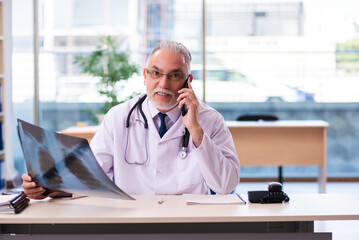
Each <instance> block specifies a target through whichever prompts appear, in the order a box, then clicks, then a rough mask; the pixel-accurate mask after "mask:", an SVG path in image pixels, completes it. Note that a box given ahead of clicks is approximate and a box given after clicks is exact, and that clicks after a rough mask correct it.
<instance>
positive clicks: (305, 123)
mask: <svg viewBox="0 0 359 240" xmlns="http://www.w3.org/2000/svg"><path fill="white" fill-rule="evenodd" d="M226 124H227V127H229V128H231V127H329V123H328V122H325V121H322V120H293V121H258V122H256V121H226Z"/></svg>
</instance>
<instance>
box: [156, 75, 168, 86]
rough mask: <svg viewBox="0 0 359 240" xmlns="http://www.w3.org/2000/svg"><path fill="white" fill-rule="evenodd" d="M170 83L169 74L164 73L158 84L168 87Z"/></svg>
mask: <svg viewBox="0 0 359 240" xmlns="http://www.w3.org/2000/svg"><path fill="white" fill-rule="evenodd" d="M169 83H170V80H169V79H168V76H167V75H163V76H162V77H161V78H160V80H159V82H158V86H159V87H160V88H168V85H169Z"/></svg>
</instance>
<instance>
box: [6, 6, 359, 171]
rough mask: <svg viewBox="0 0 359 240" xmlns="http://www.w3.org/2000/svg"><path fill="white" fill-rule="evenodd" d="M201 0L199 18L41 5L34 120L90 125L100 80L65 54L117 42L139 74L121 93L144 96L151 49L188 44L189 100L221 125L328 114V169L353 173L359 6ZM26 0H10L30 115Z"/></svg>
mask: <svg viewBox="0 0 359 240" xmlns="http://www.w3.org/2000/svg"><path fill="white" fill-rule="evenodd" d="M204 3H205V10H206V11H205V12H206V15H205V19H203V18H202V10H203V9H202V0H146V1H143V0H137V1H132V0H131V1H130V0H62V1H57V0H39V19H40V21H39V22H40V23H39V31H40V36H39V39H40V55H39V68H40V72H39V74H40V89H39V91H40V125H41V126H42V127H45V128H48V129H52V130H60V129H64V128H67V127H70V126H73V125H76V123H77V122H78V121H81V122H84V121H86V122H88V123H89V124H91V119H92V118H93V114H91V113H90V112H91V111H94V110H96V109H97V108H98V107H99V104H100V103H101V102H102V101H103V99H102V98H101V97H100V96H99V94H98V93H97V89H96V83H97V80H96V79H94V78H93V77H91V76H88V75H85V74H82V73H81V71H80V69H79V67H78V66H76V65H74V64H73V59H74V57H75V56H76V55H78V54H86V53H89V52H91V51H92V50H94V48H95V46H96V44H97V43H98V37H99V36H101V35H110V36H115V37H117V39H118V40H119V42H120V44H121V50H127V51H129V53H130V55H131V59H132V61H133V62H135V63H136V64H137V65H138V69H139V74H138V75H136V76H134V77H133V78H132V79H131V80H130V82H129V84H128V89H127V90H126V92H123V94H122V95H123V96H124V95H126V94H127V93H128V92H131V91H144V87H143V77H142V69H143V67H145V64H146V60H147V56H148V55H149V54H150V51H151V50H152V48H153V47H154V46H155V44H156V43H157V42H158V41H161V40H176V41H179V42H181V43H183V44H184V45H185V46H187V47H188V48H189V49H190V50H191V53H192V57H193V60H192V73H193V75H194V82H193V86H194V89H195V91H196V94H197V96H198V97H199V98H200V99H204V98H205V99H206V102H208V103H209V104H210V105H212V106H214V107H215V108H216V110H218V111H219V112H221V113H222V115H223V116H224V118H225V119H226V120H235V119H236V118H237V117H238V115H239V114H240V113H241V112H244V111H249V112H250V111H251V112H265V111H267V112H268V111H272V112H274V113H275V114H278V116H279V117H280V119H283V120H289V119H322V120H326V121H328V122H329V123H330V124H331V127H330V128H329V129H328V175H329V176H359V158H358V157H357V156H359V155H358V154H355V153H357V151H358V150H357V148H356V147H355V144H354V143H357V142H358V141H359V136H358V134H357V133H358V131H359V125H358V124H359V123H358V121H356V120H357V119H359V113H358V111H356V109H358V107H359V106H358V105H359V94H358V93H357V92H358V89H359V81H358V79H359V11H357V10H358V9H359V1H356V0H329V1H328V0H316V1H311V0H286V1H283V0H266V1H250V0H222V1H216V0H205V1H204ZM31 5H32V3H29V1H26V0H13V12H14V13H13V32H14V37H13V46H14V55H13V79H14V81H13V91H14V93H13V96H14V102H15V112H16V114H19V115H22V116H23V115H26V117H25V119H27V120H29V119H31V118H32V105H31V103H32V101H33V97H34V95H33V82H32V79H33V75H34V73H33V57H34V56H33V53H32V50H33V47H32V35H33V33H32V27H33V26H32V14H33V13H32V6H31ZM24 6H26V7H24ZM323 8H325V11H323V10H322V9H323ZM319 13H320V14H319ZM203 21H205V25H206V29H205V38H204V42H205V49H206V52H205V53H203V47H204V46H203V45H202V40H203V39H202V33H203V29H202V23H203ZM203 54H205V60H206V61H205V69H206V74H205V76H202V71H203V62H202V59H203ZM204 78H205V85H203V79H204ZM204 86H205V91H203V88H204ZM203 92H205V94H206V95H205V96H203ZM122 95H121V96H119V97H123V96H122ZM24 106H27V107H26V109H23V108H24ZM19 115H18V116H19ZM349 123H350V124H349ZM18 152H20V151H18ZM274 171H275V170H274ZM271 172H273V171H271ZM286 172H290V173H291V174H293V175H295V174H297V175H298V174H299V175H303V174H304V175H305V174H307V173H308V174H309V175H310V174H311V173H312V172H314V173H315V172H316V171H315V170H314V171H311V170H307V169H297V168H296V169H290V170H286V169H285V171H284V176H286V175H285V174H286ZM247 173H248V174H249V175H251V176H252V175H255V174H258V175H261V174H266V171H265V170H257V169H255V170H253V172H252V170H249V171H247Z"/></svg>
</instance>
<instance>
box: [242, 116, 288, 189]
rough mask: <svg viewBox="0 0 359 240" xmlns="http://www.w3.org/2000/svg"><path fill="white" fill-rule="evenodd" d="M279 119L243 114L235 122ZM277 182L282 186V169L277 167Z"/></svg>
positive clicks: (276, 119)
mask: <svg viewBox="0 0 359 240" xmlns="http://www.w3.org/2000/svg"><path fill="white" fill-rule="evenodd" d="M278 120H279V118H278V117H277V116H274V115H269V114H245V115H241V116H239V117H238V118H237V121H278ZM278 182H280V183H282V184H283V168H282V166H278Z"/></svg>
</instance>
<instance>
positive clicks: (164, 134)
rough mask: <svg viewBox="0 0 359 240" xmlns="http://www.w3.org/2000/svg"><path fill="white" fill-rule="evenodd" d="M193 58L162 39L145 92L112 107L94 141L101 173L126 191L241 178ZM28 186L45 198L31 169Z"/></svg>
mask: <svg viewBox="0 0 359 240" xmlns="http://www.w3.org/2000/svg"><path fill="white" fill-rule="evenodd" d="M190 62H191V54H190V52H189V51H188V49H187V48H186V47H184V46H183V45H182V44H180V43H177V42H162V43H159V44H158V45H157V46H156V47H155V48H154V49H153V51H152V53H151V55H150V56H149V58H148V61H147V66H146V68H145V69H144V70H143V75H144V84H145V86H146V92H147V95H146V94H144V95H141V96H138V97H136V98H134V99H131V100H129V101H127V102H125V103H123V104H120V105H117V106H115V107H113V108H112V109H111V110H110V111H109V112H108V113H107V114H106V116H105V118H104V120H103V122H102V124H101V125H100V127H99V129H98V131H97V133H96V134H95V136H94V138H93V139H92V141H91V149H92V151H93V153H94V155H95V157H96V159H97V161H98V162H99V164H100V166H101V167H102V169H103V170H104V172H105V173H106V174H107V175H108V176H109V177H110V178H111V179H113V180H114V182H115V184H116V185H118V186H119V187H120V188H121V189H122V190H124V191H125V192H127V193H128V194H139V195H140V194H183V193H197V194H209V193H210V190H213V191H214V192H216V193H219V194H228V193H230V192H231V191H232V190H233V189H234V188H235V187H236V186H237V184H238V183H239V161H238V157H237V154H236V150H235V147H234V143H233V140H232V136H231V134H230V132H229V130H228V128H227V127H226V125H225V121H224V119H223V117H222V116H221V115H220V114H219V113H218V112H217V111H215V110H214V109H212V108H211V107H209V106H207V105H206V104H204V103H201V102H199V101H198V100H197V98H196V95H195V93H194V91H193V88H192V86H191V82H192V80H193V76H192V74H190V71H191V69H190ZM23 188H24V191H25V193H26V194H27V195H28V196H29V197H30V198H35V199H41V198H44V197H45V196H44V195H43V193H44V192H45V189H43V188H42V187H41V186H36V184H35V183H34V182H32V180H31V177H30V176H28V175H27V174H24V175H23ZM62 195H64V194H63V193H61V192H60V193H59V192H55V193H52V194H50V195H49V196H50V197H57V196H62Z"/></svg>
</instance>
